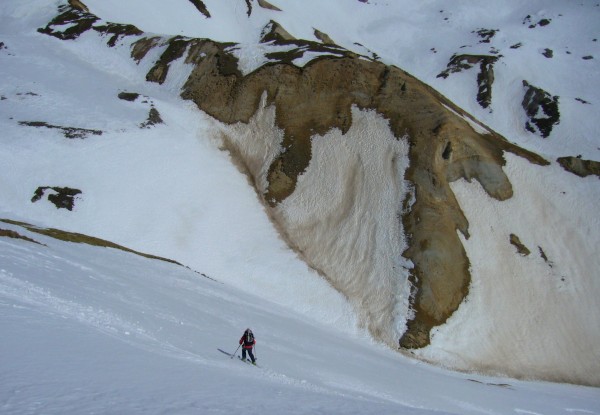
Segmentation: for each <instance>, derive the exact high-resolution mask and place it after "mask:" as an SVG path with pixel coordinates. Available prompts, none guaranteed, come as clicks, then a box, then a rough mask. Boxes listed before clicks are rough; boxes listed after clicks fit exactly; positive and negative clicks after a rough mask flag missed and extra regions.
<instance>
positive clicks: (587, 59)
mask: <svg viewBox="0 0 600 415" xmlns="http://www.w3.org/2000/svg"><path fill="white" fill-rule="evenodd" d="M581 59H583V60H586V61H589V60H591V59H594V57H593V56H592V55H587V56H584V57H583V58H581Z"/></svg>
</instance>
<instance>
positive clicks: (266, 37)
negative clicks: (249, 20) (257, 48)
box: [260, 20, 296, 43]
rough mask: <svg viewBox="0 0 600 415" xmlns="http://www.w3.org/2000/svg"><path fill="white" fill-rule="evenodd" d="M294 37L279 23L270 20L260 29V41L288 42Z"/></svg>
mask: <svg viewBox="0 0 600 415" xmlns="http://www.w3.org/2000/svg"><path fill="white" fill-rule="evenodd" d="M294 40H296V38H295V37H294V36H292V35H290V34H289V33H288V32H287V31H286V30H285V29H284V28H283V27H282V26H281V25H280V24H279V23H277V22H275V21H273V20H271V21H270V22H269V23H268V24H267V25H266V26H265V27H264V29H263V30H262V33H261V37H260V41H261V43H268V42H277V43H283V42H289V41H294Z"/></svg>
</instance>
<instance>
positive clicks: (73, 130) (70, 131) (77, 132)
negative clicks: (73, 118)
mask: <svg viewBox="0 0 600 415" xmlns="http://www.w3.org/2000/svg"><path fill="white" fill-rule="evenodd" d="M19 125H26V126H28V127H36V128H40V127H44V128H50V129H57V130H61V131H62V132H63V134H64V136H65V137H67V138H81V139H84V138H87V137H88V136H89V135H90V134H91V135H102V131H100V130H90V129H87V128H77V127H63V126H60V125H52V124H48V123H47V122H45V121H19Z"/></svg>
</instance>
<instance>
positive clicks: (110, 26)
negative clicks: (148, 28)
mask: <svg viewBox="0 0 600 415" xmlns="http://www.w3.org/2000/svg"><path fill="white" fill-rule="evenodd" d="M92 29H94V30H95V31H97V32H99V33H102V34H107V35H112V36H111V37H110V39H109V40H108V42H107V45H108V46H110V47H113V46H115V45H116V44H117V42H118V41H119V39H120V38H121V37H123V36H140V35H142V34H143V32H142V31H141V30H140V29H138V28H137V27H135V26H134V25H130V24H116V23H107V24H104V25H101V26H93V27H92Z"/></svg>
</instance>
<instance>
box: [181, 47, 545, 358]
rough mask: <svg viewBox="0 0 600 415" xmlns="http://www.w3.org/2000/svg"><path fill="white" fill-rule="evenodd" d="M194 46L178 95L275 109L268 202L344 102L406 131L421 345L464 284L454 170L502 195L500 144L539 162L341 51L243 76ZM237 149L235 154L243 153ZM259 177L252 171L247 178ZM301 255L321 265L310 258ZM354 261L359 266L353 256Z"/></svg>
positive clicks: (347, 121) (335, 124) (389, 70)
mask: <svg viewBox="0 0 600 415" xmlns="http://www.w3.org/2000/svg"><path fill="white" fill-rule="evenodd" d="M303 45H304V44H303ZM196 48H197V49H199V50H201V51H202V56H203V57H202V58H201V59H197V60H195V62H193V63H195V64H196V67H195V69H194V70H193V71H192V73H191V75H190V77H189V78H188V81H187V83H186V84H185V86H184V89H183V93H182V97H183V98H185V99H191V100H193V101H194V102H195V103H196V104H197V105H198V107H199V108H200V109H202V110H203V111H204V112H206V113H208V114H210V115H211V116H213V117H214V118H216V119H218V120H221V121H222V122H224V123H226V124H234V123H239V122H241V123H248V122H249V121H250V119H251V117H253V116H254V115H255V114H256V113H257V111H258V110H259V108H260V103H261V97H262V96H263V94H265V99H266V101H265V103H266V105H267V107H270V106H273V107H274V108H275V113H276V119H275V124H276V126H277V127H278V128H279V129H281V130H282V131H283V139H282V142H281V148H282V149H283V151H281V152H280V153H279V154H278V155H277V156H276V157H275V158H274V159H273V160H268V161H266V162H267V163H270V164H268V165H267V166H263V167H261V168H257V169H256V170H257V171H259V170H261V169H262V171H266V173H265V174H266V182H267V183H268V185H267V187H266V189H265V190H264V193H263V196H264V198H265V200H266V202H267V203H268V204H269V205H270V206H271V207H272V208H273V209H275V210H276V209H277V207H278V206H279V204H281V203H282V202H284V201H285V200H286V199H287V198H288V197H290V196H291V195H292V194H293V193H294V190H295V189H296V184H297V180H298V177H299V175H301V174H302V173H303V172H305V171H306V169H307V167H308V165H309V163H310V161H311V159H312V157H313V154H312V144H311V138H312V137H313V136H315V135H320V136H323V135H325V134H327V133H328V132H329V131H330V130H332V129H339V131H341V132H342V134H346V133H347V132H348V131H349V129H350V128H351V126H352V123H353V117H352V107H353V106H356V107H358V108H365V109H373V110H375V111H377V112H378V113H380V114H382V115H383V116H384V118H385V119H387V120H389V125H390V128H391V130H392V131H393V133H394V135H395V136H396V137H397V139H403V138H404V139H408V140H409V142H410V154H409V157H410V160H411V163H410V167H409V169H408V171H407V172H406V179H408V180H409V181H410V182H411V183H413V185H414V193H412V194H411V195H410V196H409V198H412V197H414V196H416V197H415V198H414V202H412V204H407V206H408V205H410V208H407V211H406V212H405V213H404V215H403V217H402V223H403V226H404V232H405V234H406V235H407V236H408V238H409V247H408V249H407V250H406V251H405V252H404V256H405V257H406V258H409V259H410V260H411V261H412V262H413V264H414V269H413V270H412V275H411V281H412V283H413V285H414V293H413V297H412V298H413V304H412V305H413V308H414V310H415V317H414V319H413V320H412V321H411V322H409V324H408V330H407V332H406V334H405V336H404V338H403V341H402V342H401V344H402V345H403V347H422V346H425V345H426V344H428V342H429V330H430V329H431V328H432V327H434V326H436V325H439V324H442V323H443V322H444V321H445V320H446V319H447V318H448V317H449V316H450V315H451V314H452V313H453V312H454V310H456V308H457V307H458V305H459V304H460V302H461V301H462V299H463V298H464V296H465V295H466V294H467V292H468V286H469V278H470V277H469V260H468V258H467V257H466V254H465V251H464V248H463V247H462V244H461V243H460V239H459V238H458V236H457V234H456V231H457V230H459V231H460V232H462V233H463V234H464V235H465V236H466V237H468V223H467V221H466V219H465V217H464V215H463V214H462V212H461V210H460V207H459V206H458V203H457V201H456V199H455V197H454V195H453V194H452V191H451V190H450V187H449V182H451V181H454V180H457V179H459V178H461V177H462V178H465V179H467V180H472V179H476V180H478V181H479V182H480V183H481V184H482V185H483V187H484V189H485V190H486V191H487V192H488V193H489V194H490V195H491V196H492V197H494V198H497V199H499V200H504V199H507V198H509V197H511V195H512V187H511V184H510V182H509V181H508V179H507V177H506V176H505V175H504V173H503V171H502V166H503V165H504V159H503V156H502V154H503V152H504V151H511V152H514V153H515V154H519V155H521V156H523V157H526V158H527V159H529V160H530V161H532V162H536V163H540V164H546V162H545V161H544V160H543V159H541V158H539V157H537V156H535V155H533V154H531V153H528V152H526V151H525V150H522V149H519V148H517V147H515V146H513V145H511V144H510V143H508V142H507V141H506V140H505V139H504V138H502V137H501V136H499V135H497V134H496V133H494V132H492V131H489V132H488V133H487V134H480V133H478V132H476V131H475V130H474V129H473V128H472V127H471V125H470V124H469V122H468V121H467V120H468V119H469V117H468V116H467V115H466V114H465V113H464V112H463V111H462V110H460V109H459V108H457V107H455V106H454V105H453V104H452V103H451V102H449V101H448V100H447V99H445V98H444V97H443V96H441V95H440V94H438V93H437V92H435V91H434V90H433V89H431V88H430V87H428V86H427V85H425V84H423V83H421V82H419V81H418V80H416V79H415V78H413V77H412V76H410V75H409V74H407V73H406V72H404V71H402V70H400V69H398V68H396V67H391V66H385V65H384V64H381V63H378V62H373V61H369V60H365V59H362V58H357V57H355V56H354V55H353V54H350V53H348V54H346V55H345V56H343V57H340V58H336V59H327V58H321V59H315V60H313V61H311V62H310V63H309V64H307V65H306V66H305V67H303V68H299V67H296V66H294V65H291V64H288V63H270V64H269V65H266V66H263V67H261V68H259V69H257V70H255V71H254V72H252V73H251V74H249V75H247V76H242V74H241V73H240V72H239V71H236V70H233V69H232V68H231V66H234V65H233V63H234V62H233V58H232V57H229V58H228V59H229V61H230V63H231V65H226V67H229V69H228V70H226V71H223V69H222V68H223V65H222V60H223V58H224V55H223V53H222V50H221V48H220V47H219V46H218V44H216V43H214V42H210V41H199V40H197V41H194V46H191V47H190V51H191V50H193V49H196ZM195 55H196V56H199V55H200V54H199V53H198V52H196V53H195ZM246 145H248V144H246ZM234 154H235V153H234ZM237 154H238V155H239V156H240V157H243V153H242V152H238V153H237ZM253 163H254V164H255V163H256V161H253V160H250V159H246V160H242V161H241V164H243V165H252V164H253ZM261 179H262V178H261V177H253V182H254V183H259V182H261ZM259 192H260V189H259ZM261 193H262V192H261ZM375 203H376V202H375ZM339 220H341V221H343V220H344V219H343V217H341V218H340V219H339ZM285 231H286V232H287V238H288V239H289V240H290V241H291V242H292V246H296V247H298V245H299V242H298V241H296V240H295V235H294V233H293V232H292V231H290V230H285ZM315 232H318V229H315ZM356 255H357V257H360V255H359V254H358V253H357V254H356ZM307 260H308V262H309V263H311V264H312V265H313V266H314V267H315V268H317V269H320V266H319V265H320V264H319V263H317V261H315V260H314V258H312V259H311V258H307ZM356 268H357V269H360V268H361V267H360V264H356ZM395 272H396V273H399V272H404V271H401V270H397V271H395ZM325 275H326V278H328V279H329V280H330V281H331V282H332V284H333V285H334V286H336V288H338V289H339V290H340V291H341V292H342V293H345V294H346V295H354V294H349V293H350V291H349V288H348V287H347V286H345V283H344V278H347V276H344V275H335V271H329V272H328V273H325ZM362 278H364V279H365V280H368V279H369V278H376V277H375V276H370V275H365V276H364V277H362ZM397 278H401V276H400V275H398V276H397ZM353 301H360V299H358V300H357V299H356V298H353ZM365 302H368V301H367V300H363V301H362V303H363V304H364V303H365ZM368 307H369V305H368V304H367V305H365V308H368ZM367 326H368V327H369V329H370V331H371V332H372V333H373V334H374V335H375V336H376V337H378V338H382V339H385V340H386V341H388V340H389V339H388V338H387V337H386V334H385V333H386V332H387V330H389V328H387V327H380V326H378V325H377V324H376V322H375V319H373V320H372V321H367Z"/></svg>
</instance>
